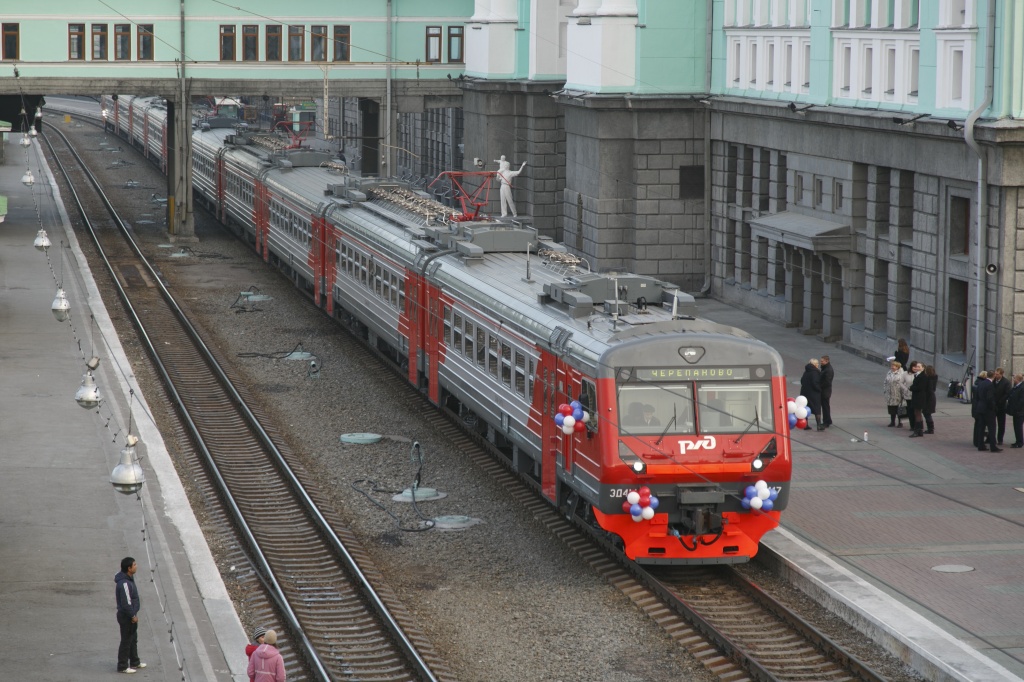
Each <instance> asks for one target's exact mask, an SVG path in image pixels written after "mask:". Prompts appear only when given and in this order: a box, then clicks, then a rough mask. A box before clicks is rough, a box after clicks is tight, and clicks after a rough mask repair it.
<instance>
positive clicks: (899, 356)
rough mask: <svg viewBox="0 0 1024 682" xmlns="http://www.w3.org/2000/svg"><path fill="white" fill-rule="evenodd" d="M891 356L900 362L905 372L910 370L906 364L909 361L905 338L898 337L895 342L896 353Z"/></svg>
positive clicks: (908, 349) (908, 350) (908, 348)
mask: <svg viewBox="0 0 1024 682" xmlns="http://www.w3.org/2000/svg"><path fill="white" fill-rule="evenodd" d="M893 358H895V360H896V362H898V363H900V367H902V368H903V370H904V371H905V372H909V371H910V366H909V364H908V363H909V362H910V346H908V345H907V340H906V339H900V340H899V341H897V342H896V355H894V356H893Z"/></svg>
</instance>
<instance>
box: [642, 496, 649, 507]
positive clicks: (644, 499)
mask: <svg viewBox="0 0 1024 682" xmlns="http://www.w3.org/2000/svg"><path fill="white" fill-rule="evenodd" d="M650 504H651V496H650V495H640V506H641V507H648V506H650Z"/></svg>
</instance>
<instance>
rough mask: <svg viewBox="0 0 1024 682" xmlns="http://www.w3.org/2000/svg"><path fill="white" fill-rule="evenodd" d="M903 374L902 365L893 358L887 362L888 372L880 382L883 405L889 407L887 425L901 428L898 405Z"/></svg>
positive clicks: (901, 398) (901, 393)
mask: <svg viewBox="0 0 1024 682" xmlns="http://www.w3.org/2000/svg"><path fill="white" fill-rule="evenodd" d="M903 375H904V371H903V367H901V366H900V363H898V362H896V361H895V360H893V361H892V362H890V363H889V373H888V374H886V375H885V383H884V384H882V395H884V396H885V405H886V407H887V408H888V409H889V426H898V427H900V428H903V417H901V416H900V406H901V405H902V404H903ZM897 420H899V423H897Z"/></svg>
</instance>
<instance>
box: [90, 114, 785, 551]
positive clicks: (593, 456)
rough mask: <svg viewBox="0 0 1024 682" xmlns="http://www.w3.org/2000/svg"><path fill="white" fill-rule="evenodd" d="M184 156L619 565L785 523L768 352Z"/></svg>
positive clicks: (337, 174) (241, 156)
mask: <svg viewBox="0 0 1024 682" xmlns="http://www.w3.org/2000/svg"><path fill="white" fill-rule="evenodd" d="M106 107H107V111H110V110H112V109H113V108H114V107H116V111H118V112H119V113H118V115H117V116H110V115H109V114H108V116H107V120H108V125H113V126H114V127H115V129H116V130H117V131H118V132H119V133H120V134H121V135H122V136H125V137H128V138H131V139H132V141H133V143H134V144H135V145H136V146H138V147H140V148H142V149H144V150H146V151H147V153H149V154H150V155H151V156H152V155H153V150H154V149H163V148H162V147H161V146H160V145H159V144H156V143H155V141H156V140H158V139H159V140H163V139H165V138H164V136H163V135H162V134H161V135H160V136H159V137H157V136H156V133H155V131H154V126H158V125H159V121H160V120H162V119H163V118H164V117H165V112H164V110H163V109H162V108H161V107H160V106H158V104H156V103H154V102H153V101H152V100H133V99H131V98H128V97H124V96H122V97H121V98H119V99H118V100H117V101H116V103H114V102H110V101H108V102H107V103H106ZM139 121H141V124H140V123H139ZM192 142H193V160H194V164H193V169H194V174H193V175H194V185H195V193H196V195H197V197H198V199H199V200H200V201H201V202H202V203H204V204H205V205H207V206H208V207H209V209H210V210H211V211H212V212H213V213H214V214H215V215H216V216H217V218H218V219H219V220H221V221H222V222H224V223H225V224H228V225H230V226H232V227H233V228H234V229H236V230H237V231H239V233H240V234H242V235H244V236H245V237H246V238H247V239H248V241H249V242H250V243H251V244H252V245H253V246H254V248H255V250H256V251H257V252H258V253H259V254H260V256H262V257H263V259H264V260H266V261H268V262H271V263H273V264H274V265H276V266H277V267H279V268H281V269H283V270H285V271H286V272H287V274H289V275H290V276H291V277H292V278H293V279H294V280H295V281H296V282H297V283H298V284H299V285H300V286H301V287H302V288H303V289H304V290H305V291H306V292H307V293H308V294H309V295H310V296H311V298H312V299H313V300H314V301H315V303H316V304H317V305H318V306H320V307H321V308H322V309H323V310H324V311H325V312H326V313H328V314H330V315H332V316H334V317H336V318H339V319H342V320H344V321H346V322H348V323H349V324H351V325H352V326H354V327H355V328H357V329H359V330H360V331H362V333H363V334H364V335H365V336H366V337H367V338H368V340H369V341H370V342H371V343H373V344H375V345H376V346H377V347H378V348H380V349H382V350H384V351H386V352H387V353H389V354H390V355H391V357H392V358H393V359H394V360H395V361H396V362H398V363H400V364H401V365H402V366H403V367H404V366H407V367H408V371H407V376H408V380H409V381H410V382H412V383H413V384H415V385H416V386H418V387H420V388H422V389H423V390H424V392H425V393H426V394H427V395H429V397H430V400H431V401H433V402H434V403H436V404H438V405H444V406H445V407H447V408H449V409H452V410H455V411H456V412H458V413H459V414H460V415H461V416H462V417H463V419H464V421H465V422H467V423H469V424H472V425H475V428H477V429H479V432H480V433H482V434H484V435H486V437H487V438H488V439H489V440H490V441H491V442H492V443H494V444H495V445H497V446H498V447H499V448H500V449H501V451H502V452H503V453H505V455H506V456H507V458H508V460H509V462H510V464H511V466H512V467H514V468H515V469H516V470H517V471H519V472H520V473H521V474H523V475H524V476H525V477H526V478H529V479H531V480H532V481H533V482H534V483H535V484H536V485H537V487H538V488H539V490H540V491H541V493H542V494H543V495H544V496H545V497H546V498H547V499H548V500H549V501H550V502H551V503H552V504H554V505H557V506H558V508H560V509H561V510H563V511H564V512H565V513H566V514H575V515H577V516H579V517H581V518H583V519H586V520H588V521H589V522H590V523H592V524H594V525H596V526H599V527H600V528H602V529H604V530H605V531H606V532H608V533H611V534H614V535H615V536H617V537H618V538H619V539H621V546H622V548H623V550H624V551H625V553H626V555H627V556H628V557H629V558H630V559H633V560H635V561H637V562H640V563H652V564H653V563H664V564H685V563H738V562H743V561H746V560H748V559H749V558H750V557H752V556H753V555H754V554H755V553H756V552H757V548H758V542H759V540H760V538H761V536H762V535H764V533H765V532H767V531H768V530H770V529H772V528H774V527H775V526H776V525H777V524H778V521H779V516H780V512H781V511H782V510H784V509H785V507H786V503H787V500H788V496H789V483H790V474H791V469H792V462H791V458H790V446H789V422H788V410H787V398H786V382H785V377H784V376H783V364H782V360H781V357H780V356H779V354H778V352H776V351H775V350H774V349H772V348H771V347H769V346H768V345H766V344H765V343H763V342H761V341H759V340H757V339H755V338H753V337H752V336H750V335H749V334H747V333H745V332H743V331H741V330H739V329H736V328H733V327H729V326H725V325H721V324H716V323H713V322H709V321H705V320H700V319H695V317H694V316H695V313H696V308H695V305H694V302H693V299H692V297H690V296H688V295H686V294H684V293H683V292H681V291H679V289H678V288H677V287H675V286H674V285H671V284H668V283H666V282H662V281H658V280H656V279H653V278H650V277H645V276H640V275H635V274H628V273H597V272H592V271H590V269H589V268H588V267H587V263H586V261H585V260H583V259H580V258H578V257H575V256H573V255H572V254H571V253H569V252H568V251H567V250H566V249H565V247H564V246H562V245H559V244H555V243H553V242H551V241H550V240H548V239H546V238H545V237H543V236H540V235H538V233H537V232H536V230H535V229H534V228H532V227H530V226H529V225H527V224H525V223H521V222H519V221H517V220H515V219H512V220H505V219H495V218H483V219H477V220H472V221H470V220H465V218H466V216H464V215H461V214H459V213H458V212H457V211H454V210H453V209H452V208H450V207H448V206H445V205H443V204H440V203H438V202H436V201H434V200H433V199H431V198H430V197H429V196H428V195H426V194H424V193H422V192H416V191H414V190H411V189H409V188H407V187H403V186H402V185H401V184H400V183H396V182H388V181H384V180H380V179H377V178H363V177H357V176H356V175H354V174H349V173H347V172H346V169H345V168H344V166H342V165H341V164H339V163H338V162H336V161H334V160H332V159H331V158H330V157H329V156H328V155H327V154H324V153H318V152H315V151H311V150H308V149H288V148H286V147H287V146H288V145H287V144H286V142H285V141H282V140H280V139H278V138H273V137H270V136H268V135H266V134H253V133H249V132H247V131H244V130H241V129H211V130H202V129H197V130H196V131H195V132H194V134H193V139H192ZM159 162H160V163H161V164H162V165H163V164H164V162H163V159H162V158H160V159H159ZM574 422H576V423H574ZM758 481H764V483H761V484H758ZM766 488H767V491H768V492H767V493H761V494H760V497H761V498H762V499H763V498H764V497H765V495H766V494H768V495H769V497H768V499H767V500H765V503H764V504H763V505H762V504H761V503H760V502H753V503H752V498H751V494H752V493H751V491H754V492H755V493H756V492H757V491H763V490H765V489H766ZM755 506H756V507H760V508H756V509H755V508H752V507H755ZM769 510H770V511H769Z"/></svg>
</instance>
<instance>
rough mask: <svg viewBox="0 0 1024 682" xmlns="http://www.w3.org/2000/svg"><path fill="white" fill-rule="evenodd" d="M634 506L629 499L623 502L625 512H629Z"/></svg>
mask: <svg viewBox="0 0 1024 682" xmlns="http://www.w3.org/2000/svg"><path fill="white" fill-rule="evenodd" d="M632 506H633V505H631V504H630V503H629V500H626V501H625V502H623V503H622V511H624V512H626V513H627V514H628V513H629V510H630V507H632Z"/></svg>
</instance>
